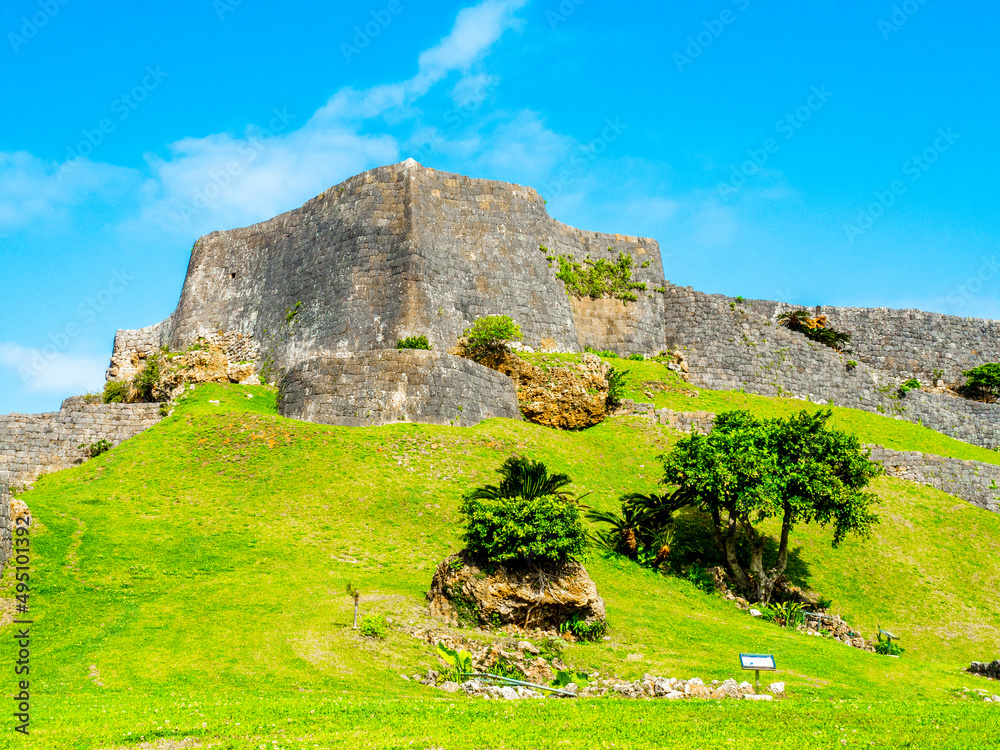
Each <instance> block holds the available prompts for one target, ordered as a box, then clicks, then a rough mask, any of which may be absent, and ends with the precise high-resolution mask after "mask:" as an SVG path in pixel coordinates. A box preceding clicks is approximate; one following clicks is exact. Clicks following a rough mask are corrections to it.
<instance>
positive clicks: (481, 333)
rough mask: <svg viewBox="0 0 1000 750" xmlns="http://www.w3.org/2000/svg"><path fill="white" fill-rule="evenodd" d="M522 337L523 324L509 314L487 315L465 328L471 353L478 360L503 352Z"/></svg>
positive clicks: (467, 344)
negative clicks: (519, 323)
mask: <svg viewBox="0 0 1000 750" xmlns="http://www.w3.org/2000/svg"><path fill="white" fill-rule="evenodd" d="M522 338H524V334H522V333H521V326H519V325H518V324H517V323H515V322H514V321H513V320H512V319H511V318H510V317H509V316H507V315H487V316H486V317H484V318H479V319H478V320H477V321H476V322H475V323H473V324H472V325H471V326H469V327H468V328H466V329H465V339H466V342H467V343H466V346H467V348H468V351H469V355H470V356H471V357H472V359H475V360H477V361H478V360H481V359H485V358H487V357H496V356H498V355H500V354H503V353H504V352H506V351H508V350H509V349H510V342H511V341H515V340H518V341H519V340H520V339H522Z"/></svg>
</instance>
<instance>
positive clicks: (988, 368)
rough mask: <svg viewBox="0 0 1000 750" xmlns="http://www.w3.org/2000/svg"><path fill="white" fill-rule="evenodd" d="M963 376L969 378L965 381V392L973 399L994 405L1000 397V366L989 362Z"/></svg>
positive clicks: (964, 373)
mask: <svg viewBox="0 0 1000 750" xmlns="http://www.w3.org/2000/svg"><path fill="white" fill-rule="evenodd" d="M962 374H963V375H965V377H966V378H968V380H966V381H965V391H966V392H967V393H968V394H969V395H970V396H971V397H972V398H974V399H977V400H979V401H986V402H987V403H993V402H994V401H996V400H997V397H998V396H1000V364H998V363H996V362H988V363H986V364H985V365H979V367H973V368H972V369H971V370H966V371H965V372H963V373H962Z"/></svg>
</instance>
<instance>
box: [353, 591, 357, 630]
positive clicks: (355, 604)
mask: <svg viewBox="0 0 1000 750" xmlns="http://www.w3.org/2000/svg"><path fill="white" fill-rule="evenodd" d="M353 627H354V629H355V630H357V629H358V597H354V626H353Z"/></svg>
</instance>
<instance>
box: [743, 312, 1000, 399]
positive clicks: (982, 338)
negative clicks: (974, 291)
mask: <svg viewBox="0 0 1000 750" xmlns="http://www.w3.org/2000/svg"><path fill="white" fill-rule="evenodd" d="M744 304H745V306H746V307H747V308H749V309H751V310H752V311H753V312H754V313H756V314H757V315H760V316H761V317H764V318H768V319H774V318H777V316H778V315H779V314H781V313H782V312H785V311H786V310H795V309H799V308H798V307H797V306H792V305H787V304H784V303H781V302H772V301H767V300H748V301H747V302H746V303H744ZM806 309H807V310H808V311H809V312H810V314H811V315H812V316H813V317H816V316H818V315H826V316H827V321H828V324H829V325H830V326H832V327H833V328H835V329H837V330H838V331H844V332H846V333H849V334H851V343H850V349H851V352H852V353H851V355H850V356H851V357H852V358H853V359H856V360H858V361H859V362H864V363H866V364H868V365H871V366H872V367H874V368H876V369H878V370H880V371H883V372H886V373H888V374H890V375H892V376H894V377H897V378H900V379H902V380H906V379H909V378H916V379H917V380H920V381H921V382H922V383H924V384H931V383H932V382H933V381H934V380H935V374H936V372H935V371H938V372H937V374H938V377H940V378H941V379H943V380H945V381H946V382H949V383H955V382H962V381H964V378H963V376H962V372H963V371H964V370H968V369H970V368H972V367H975V366H976V365H981V364H983V363H985V362H1000V321H996V320H983V319H981V318H960V317H957V316H955V315H942V314H940V313H930V312H924V311H922V310H891V309H888V308H885V307H876V308H865V307H829V306H825V305H824V306H816V307H808V308H806Z"/></svg>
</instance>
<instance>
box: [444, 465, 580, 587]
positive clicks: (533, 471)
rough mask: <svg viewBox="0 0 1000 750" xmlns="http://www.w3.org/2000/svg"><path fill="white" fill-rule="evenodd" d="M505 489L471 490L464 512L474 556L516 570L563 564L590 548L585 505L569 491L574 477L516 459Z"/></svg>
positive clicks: (506, 471) (507, 469) (504, 469)
mask: <svg viewBox="0 0 1000 750" xmlns="http://www.w3.org/2000/svg"><path fill="white" fill-rule="evenodd" d="M499 472H500V475H501V477H502V481H501V482H500V484H499V485H485V486H482V487H477V488H476V489H474V490H472V491H471V492H469V493H468V494H467V495H466V496H465V498H464V499H463V501H462V505H461V508H460V512H461V514H462V516H463V517H464V519H465V535H464V538H465V545H466V550H467V551H468V552H469V554H470V555H472V557H474V558H476V559H478V560H480V561H483V562H487V563H496V564H499V565H508V566H511V567H515V568H524V567H548V566H551V565H560V564H562V563H565V562H567V561H568V560H570V559H572V558H573V557H575V556H577V555H579V554H581V553H582V552H583V550H584V548H585V546H586V537H585V533H584V529H583V522H582V520H581V518H580V506H579V505H578V504H577V502H576V500H575V499H574V498H573V495H572V493H570V492H568V491H567V490H566V487H567V485H569V483H570V478H569V477H568V476H566V475H565V474H551V475H550V474H549V473H548V469H547V468H546V467H545V464H543V463H541V462H540V461H532V460H530V459H527V458H521V457H512V458H509V459H507V460H506V461H505V462H504V463H503V465H502V466H501V467H500V469H499Z"/></svg>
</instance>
